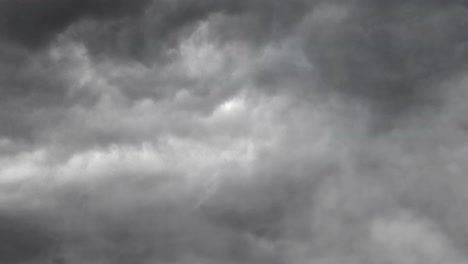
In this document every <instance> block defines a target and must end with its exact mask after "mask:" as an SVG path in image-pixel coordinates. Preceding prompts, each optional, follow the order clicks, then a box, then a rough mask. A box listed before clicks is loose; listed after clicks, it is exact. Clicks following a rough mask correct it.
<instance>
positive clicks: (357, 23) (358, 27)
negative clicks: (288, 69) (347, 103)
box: [305, 1, 468, 122]
mask: <svg viewBox="0 0 468 264" xmlns="http://www.w3.org/2000/svg"><path fill="white" fill-rule="evenodd" d="M338 5H343V6H344V8H346V9H347V12H348V14H347V15H346V17H344V18H342V19H341V20H340V21H334V22H333V21H332V22H330V23H323V24H314V23H313V22H312V23H311V25H310V28H305V31H306V32H307V31H309V32H308V33H309V38H308V41H307V42H306V45H307V46H306V50H307V51H308V54H309V58H310V60H311V61H312V63H315V64H316V65H317V68H318V69H317V70H318V72H319V73H320V74H319V75H321V77H322V78H323V79H325V81H326V82H328V83H329V85H328V86H325V87H327V88H325V89H330V86H331V87H332V88H333V89H336V90H337V91H339V92H340V93H343V94H345V95H346V96H351V97H354V98H358V99H360V100H361V102H366V103H370V105H371V108H372V109H374V111H377V112H379V113H381V114H382V113H383V115H380V114H379V115H378V117H377V119H380V120H382V122H391V121H392V120H393V119H394V118H395V117H398V116H400V115H402V114H405V113H407V112H408V111H410V110H414V109H415V108H416V110H417V109H418V108H419V107H421V106H434V105H435V104H438V103H441V102H443V98H444V94H445V92H444V91H442V90H440V89H438V87H439V86H440V84H441V82H442V81H445V80H446V79H447V78H450V77H453V75H456V74H458V73H459V72H460V71H461V70H462V69H463V68H464V67H466V64H467V58H468V57H467V56H468V54H467V52H468V50H467V41H468V34H467V28H468V9H467V8H466V5H463V3H462V2H461V1H388V2H383V1H350V2H349V3H348V2H338ZM313 15H315V14H313ZM317 15H319V14H317ZM312 21H313V17H312ZM306 34H307V33H306ZM383 120H385V121H383ZM377 122H379V121H377Z"/></svg>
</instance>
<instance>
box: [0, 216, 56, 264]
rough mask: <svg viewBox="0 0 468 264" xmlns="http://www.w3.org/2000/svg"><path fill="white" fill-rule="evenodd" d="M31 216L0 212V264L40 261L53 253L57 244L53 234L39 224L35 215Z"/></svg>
mask: <svg viewBox="0 0 468 264" xmlns="http://www.w3.org/2000/svg"><path fill="white" fill-rule="evenodd" d="M32 216H33V215H29V216H28V215H24V214H21V213H11V212H1V214H0V233H1V234H2V242H1V243H0V263H12V264H16V263H29V262H31V261H40V260H41V259H44V258H49V257H50V255H53V254H54V253H55V252H54V251H55V249H56V247H57V245H58V243H57V241H56V238H55V237H54V234H53V232H52V231H51V230H48V228H47V227H44V225H43V224H41V223H39V221H40V220H39V218H38V217H37V215H34V216H33V217H32ZM33 218H35V219H34V220H33Z"/></svg>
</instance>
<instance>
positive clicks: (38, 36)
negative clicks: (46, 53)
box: [0, 0, 147, 48]
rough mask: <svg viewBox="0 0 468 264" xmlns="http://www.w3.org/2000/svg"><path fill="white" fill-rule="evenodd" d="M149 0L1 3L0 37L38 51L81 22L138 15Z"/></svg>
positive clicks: (4, 1)
mask: <svg viewBox="0 0 468 264" xmlns="http://www.w3.org/2000/svg"><path fill="white" fill-rule="evenodd" d="M145 2H147V1H146V0H132V1H127V0H117V1H108V0H98V1H94V0H91V1H87V0H85V1H75V0H46V1H36V0H20V1H14V0H2V1H0V17H1V20H0V36H1V37H3V38H6V39H8V40H11V41H13V42H17V43H20V44H22V45H24V46H26V47H30V48H35V47H39V46H42V45H44V44H46V43H47V42H48V41H49V40H50V39H52V38H53V37H54V36H55V35H56V34H57V33H60V32H61V31H63V30H64V29H65V28H67V27H68V26H69V25H70V24H72V23H73V22H76V21H77V20H79V19H81V18H86V17H89V18H95V19H99V18H109V17H116V16H123V15H129V14H132V13H135V12H137V11H139V9H140V8H141V7H142V6H143V5H144V4H145Z"/></svg>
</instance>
